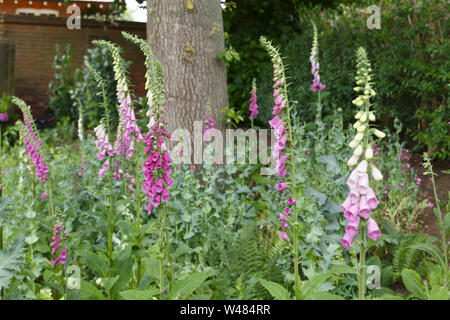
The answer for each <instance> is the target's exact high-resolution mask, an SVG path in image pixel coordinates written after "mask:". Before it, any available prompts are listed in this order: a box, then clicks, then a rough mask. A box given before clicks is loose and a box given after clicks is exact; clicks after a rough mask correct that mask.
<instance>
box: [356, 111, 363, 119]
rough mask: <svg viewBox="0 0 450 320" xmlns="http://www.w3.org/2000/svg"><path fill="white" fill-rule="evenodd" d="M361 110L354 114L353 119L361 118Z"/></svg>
mask: <svg viewBox="0 0 450 320" xmlns="http://www.w3.org/2000/svg"><path fill="white" fill-rule="evenodd" d="M361 115H362V112H361V111H359V112H358V113H357V114H355V119H359V118H361Z"/></svg>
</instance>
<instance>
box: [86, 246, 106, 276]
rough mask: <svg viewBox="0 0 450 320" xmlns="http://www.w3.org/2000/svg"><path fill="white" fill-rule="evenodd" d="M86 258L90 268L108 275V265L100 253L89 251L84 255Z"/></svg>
mask: <svg viewBox="0 0 450 320" xmlns="http://www.w3.org/2000/svg"><path fill="white" fill-rule="evenodd" d="M84 260H85V262H86V265H87V266H88V267H89V268H90V269H92V270H94V271H95V272H97V273H98V274H99V275H100V276H101V277H106V274H107V273H108V265H107V264H106V262H105V261H104V260H103V258H102V257H101V256H100V255H98V254H95V253H94V252H91V251H88V252H86V253H85V255H84Z"/></svg>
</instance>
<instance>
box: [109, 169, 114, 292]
mask: <svg viewBox="0 0 450 320" xmlns="http://www.w3.org/2000/svg"><path fill="white" fill-rule="evenodd" d="M112 178H113V177H112V174H110V175H109V212H108V277H111V260H112V251H113V248H112V234H113V230H112V219H113V205H114V203H113V202H114V200H113V192H112ZM110 299H111V292H110V291H108V300H110Z"/></svg>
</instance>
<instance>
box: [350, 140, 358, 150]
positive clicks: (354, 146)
mask: <svg viewBox="0 0 450 320" xmlns="http://www.w3.org/2000/svg"><path fill="white" fill-rule="evenodd" d="M358 144H359V141H356V140H352V142H350V143H349V145H348V146H349V147H350V148H352V149H355V148H356V147H357V146H358Z"/></svg>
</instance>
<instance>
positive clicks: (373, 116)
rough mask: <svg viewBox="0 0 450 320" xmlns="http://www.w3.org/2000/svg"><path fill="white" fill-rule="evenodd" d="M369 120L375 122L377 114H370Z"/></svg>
mask: <svg viewBox="0 0 450 320" xmlns="http://www.w3.org/2000/svg"><path fill="white" fill-rule="evenodd" d="M369 120H370V121H375V114H374V113H373V112H370V113H369Z"/></svg>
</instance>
